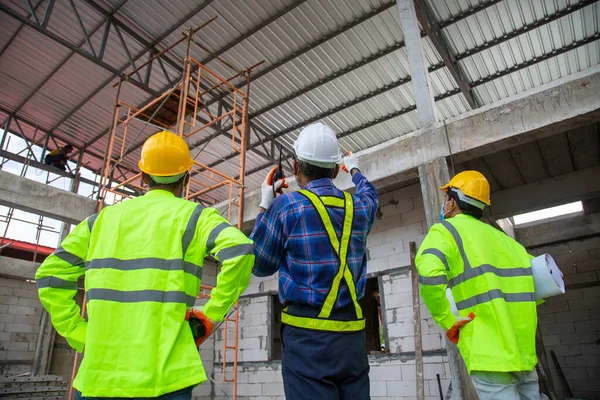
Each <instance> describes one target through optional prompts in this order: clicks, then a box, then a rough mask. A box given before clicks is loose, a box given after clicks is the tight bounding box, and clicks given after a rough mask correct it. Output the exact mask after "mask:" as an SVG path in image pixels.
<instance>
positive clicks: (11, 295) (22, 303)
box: [0, 278, 43, 376]
mask: <svg viewBox="0 0 600 400" xmlns="http://www.w3.org/2000/svg"><path fill="white" fill-rule="evenodd" d="M42 310H43V309H42V305H41V303H40V301H39V299H38V295H37V289H36V286H35V283H30V282H26V281H21V280H16V279H7V278H0V376H6V375H18V374H22V373H26V372H31V367H32V365H33V358H34V354H35V346H36V343H37V337H38V332H39V330H40V322H41V317H42Z"/></svg>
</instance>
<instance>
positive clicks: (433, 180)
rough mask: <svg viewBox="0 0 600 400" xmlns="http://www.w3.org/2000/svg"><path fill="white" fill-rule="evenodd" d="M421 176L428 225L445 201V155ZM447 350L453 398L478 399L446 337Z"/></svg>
mask: <svg viewBox="0 0 600 400" xmlns="http://www.w3.org/2000/svg"><path fill="white" fill-rule="evenodd" d="M419 178H420V180H421V193H422V194H423V204H424V206H425V218H426V219H427V226H429V227H431V225H433V224H435V223H437V222H440V206H441V205H442V202H443V201H444V194H443V192H442V191H441V190H439V187H440V186H443V185H445V184H446V183H447V182H448V180H449V179H450V173H449V172H448V163H447V162H446V159H445V158H444V157H440V158H437V159H435V160H433V161H431V162H428V163H426V164H422V165H420V166H419ZM446 350H447V352H448V363H449V365H450V373H451V374H452V399H477V398H478V397H477V394H476V393H475V389H473V385H472V384H471V380H470V379H469V374H468V373H467V369H466V367H465V364H464V362H463V359H462V357H461V355H460V353H459V351H458V347H456V345H455V344H454V343H452V342H450V341H449V340H448V339H446Z"/></svg>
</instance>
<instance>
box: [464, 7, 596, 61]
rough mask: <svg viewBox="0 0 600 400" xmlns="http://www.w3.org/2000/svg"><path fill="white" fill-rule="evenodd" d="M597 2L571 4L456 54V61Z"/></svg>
mask: <svg viewBox="0 0 600 400" xmlns="http://www.w3.org/2000/svg"><path fill="white" fill-rule="evenodd" d="M597 2H598V0H582V1H580V2H579V3H577V4H571V5H569V6H568V7H565V8H564V9H562V10H560V11H557V12H555V13H554V14H551V15H546V16H544V17H543V18H542V19H539V20H537V21H533V22H531V23H529V24H526V25H523V26H522V27H521V28H519V29H515V30H514V31H512V32H510V33H509V34H506V35H502V36H500V37H498V38H496V39H494V40H490V41H489V42H484V43H482V44H481V45H479V46H477V47H474V48H472V49H468V50H465V51H464V52H462V53H460V54H457V55H456V59H457V60H458V61H461V60H464V59H465V58H467V57H471V56H473V55H475V54H478V53H481V52H482V51H484V50H488V49H490V48H492V47H494V46H497V45H499V44H500V43H504V42H506V41H509V40H511V39H514V38H516V37H517V36H520V35H522V34H524V33H527V32H530V31H532V30H534V29H537V28H539V27H541V26H544V25H547V24H549V23H550V22H552V21H556V20H557V19H560V18H562V17H565V16H567V15H569V14H572V13H574V12H575V11H577V10H581V9H582V8H584V7H587V6H589V5H592V4H594V3H597Z"/></svg>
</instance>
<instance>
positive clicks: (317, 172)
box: [298, 160, 335, 181]
mask: <svg viewBox="0 0 600 400" xmlns="http://www.w3.org/2000/svg"><path fill="white" fill-rule="evenodd" d="M298 172H302V175H304V176H306V177H307V178H308V179H310V180H313V181H314V180H316V179H323V178H329V179H333V174H334V173H335V168H323V167H317V166H316V165H312V164H309V163H307V162H304V161H300V160H298Z"/></svg>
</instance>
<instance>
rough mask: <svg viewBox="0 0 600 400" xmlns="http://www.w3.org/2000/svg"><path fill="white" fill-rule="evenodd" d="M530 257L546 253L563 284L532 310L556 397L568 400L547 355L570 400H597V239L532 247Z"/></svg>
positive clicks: (599, 257) (599, 348) (599, 283)
mask: <svg viewBox="0 0 600 400" xmlns="http://www.w3.org/2000/svg"><path fill="white" fill-rule="evenodd" d="M556 228H557V229H558V226H557V227H556ZM528 229H529V228H528ZM531 253H532V254H534V255H539V254H544V253H549V254H551V255H552V257H553V258H554V259H555V261H556V263H557V264H558V266H559V267H560V269H561V271H562V272H563V274H564V280H565V283H566V285H567V292H566V293H565V294H564V295H559V296H555V297H551V298H549V299H547V301H546V302H545V303H544V304H543V305H541V306H539V307H538V317H539V326H540V329H541V331H542V337H543V340H544V345H545V347H546V352H547V353H548V362H549V363H550V372H551V374H552V380H553V382H554V386H555V389H556V390H557V395H558V396H559V398H560V399H563V398H565V397H568V396H567V388H566V386H565V384H564V383H563V380H562V379H561V377H560V375H559V372H558V369H557V368H556V366H555V365H554V363H553V362H552V358H551V356H550V351H554V353H555V354H556V357H557V360H558V363H559V364H560V367H561V369H562V371H563V373H564V374H565V376H566V379H567V381H568V384H569V386H570V387H571V389H572V390H573V392H574V395H575V397H579V398H590V399H595V398H600V236H593V237H589V238H586V239H580V240H566V241H563V242H560V243H556V244H553V245H550V246H543V247H537V248H534V249H532V250H531Z"/></svg>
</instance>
